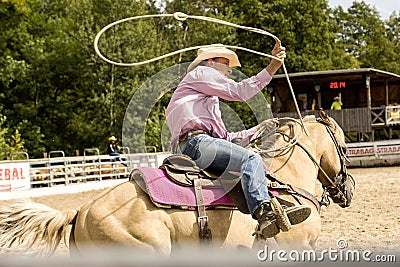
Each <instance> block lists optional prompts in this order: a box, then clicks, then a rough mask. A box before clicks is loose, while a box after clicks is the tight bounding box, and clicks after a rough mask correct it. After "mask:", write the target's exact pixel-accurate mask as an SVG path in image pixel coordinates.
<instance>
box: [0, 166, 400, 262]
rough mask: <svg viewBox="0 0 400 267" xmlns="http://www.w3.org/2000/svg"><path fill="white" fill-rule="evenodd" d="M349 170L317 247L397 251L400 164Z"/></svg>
mask: <svg viewBox="0 0 400 267" xmlns="http://www.w3.org/2000/svg"><path fill="white" fill-rule="evenodd" d="M349 172H350V173H351V174H352V175H353V176H354V178H355V180H356V191H355V195H354V199H353V203H352V206H351V207H349V208H346V209H342V208H340V207H338V206H337V205H335V204H331V206H330V207H323V209H322V212H321V216H322V233H321V236H320V239H319V242H318V249H328V248H333V249H335V248H337V242H338V241H339V240H340V242H344V241H345V242H347V248H348V249H351V250H371V251H373V252H384V253H393V254H394V253H399V252H400V244H399V240H400V227H399V223H400V213H399V211H400V194H399V192H400V167H385V168H357V169H350V170H349ZM102 191H103V190H93V191H88V192H84V193H76V194H61V195H52V196H43V197H34V198H32V199H33V200H34V201H36V202H40V203H43V204H46V205H48V206H51V207H53V208H55V209H59V210H62V209H71V208H76V207H78V206H79V205H80V204H83V203H86V202H88V201H89V200H91V199H93V198H94V197H95V196H96V195H97V194H99V193H101V192H102ZM0 204H1V201H0ZM343 240H344V241H343ZM56 254H57V255H68V249H67V247H66V246H65V245H61V246H60V247H59V249H58V250H57V253H56Z"/></svg>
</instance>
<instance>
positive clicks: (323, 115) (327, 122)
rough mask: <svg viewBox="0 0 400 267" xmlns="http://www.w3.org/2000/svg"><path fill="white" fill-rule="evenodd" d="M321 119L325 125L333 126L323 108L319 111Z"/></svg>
mask: <svg viewBox="0 0 400 267" xmlns="http://www.w3.org/2000/svg"><path fill="white" fill-rule="evenodd" d="M319 117H320V118H321V120H322V121H323V122H324V123H326V124H328V125H330V124H332V121H331V120H330V119H329V116H328V115H327V114H326V113H325V111H324V110H323V109H322V108H320V109H319Z"/></svg>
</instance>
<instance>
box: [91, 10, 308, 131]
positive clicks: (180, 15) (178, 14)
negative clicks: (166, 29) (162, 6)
mask: <svg viewBox="0 0 400 267" xmlns="http://www.w3.org/2000/svg"><path fill="white" fill-rule="evenodd" d="M162 17H173V18H174V19H176V20H178V21H185V20H187V19H197V20H204V21H208V22H213V23H219V24H222V25H226V26H231V27H235V28H239V29H243V30H246V31H250V32H254V33H258V34H262V35H266V36H269V37H272V38H273V39H274V40H275V41H276V42H279V43H281V41H280V40H279V38H278V37H276V36H275V35H273V34H272V33H270V32H267V31H264V30H262V29H257V28H253V27H247V26H243V25H238V24H235V23H231V22H227V21H224V20H220V19H216V18H210V17H205V16H194V15H187V14H185V13H182V12H175V13H173V14H154V15H142V16H135V17H129V18H125V19H121V20H117V21H115V22H112V23H110V24H108V25H107V26H105V27H104V28H103V29H101V30H100V31H99V32H98V33H97V35H96V37H95V39H94V50H95V51H96V54H97V55H98V56H99V57H100V58H101V59H103V60H104V61H106V62H108V63H110V64H113V65H116V66H122V67H133V66H140V65H144V64H148V63H151V62H154V61H157V60H160V59H163V58H166V57H170V56H173V55H177V54H180V53H183V52H187V51H191V50H197V49H200V48H205V47H213V46H215V45H199V46H192V47H188V48H184V49H180V50H176V51H174V52H171V53H167V54H165V55H162V56H159V57H155V58H152V59H148V60H144V61H140V62H133V63H123V62H115V61H113V60H110V59H108V58H106V57H105V56H104V55H103V54H101V52H100V50H99V47H98V43H99V39H100V37H101V35H102V34H103V33H104V32H105V31H107V30H108V29H109V28H111V27H113V26H115V25H117V24H120V23H124V22H127V21H131V20H137V19H146V18H162ZM224 46H225V47H226V48H231V49H238V50H243V51H246V52H250V53H253V54H256V55H260V56H264V57H269V58H273V59H276V60H279V61H281V62H282V67H283V71H284V73H285V76H286V80H287V82H288V85H289V88H290V91H291V93H292V97H293V100H294V104H295V107H296V112H297V115H298V116H299V119H300V122H301V126H302V129H303V130H304V131H305V133H306V134H307V135H309V132H308V130H307V128H306V127H305V125H304V123H303V119H302V117H301V113H300V110H299V106H298V104H297V101H296V96H295V94H294V91H293V87H292V84H291V82H290V79H289V75H288V72H287V69H286V66H285V62H284V60H282V59H280V58H277V57H275V56H273V55H270V54H266V53H262V52H259V51H255V50H251V49H248V48H245V47H240V46H232V45H224Z"/></svg>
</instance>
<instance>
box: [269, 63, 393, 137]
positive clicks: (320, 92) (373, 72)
mask: <svg viewBox="0 0 400 267" xmlns="http://www.w3.org/2000/svg"><path fill="white" fill-rule="evenodd" d="M289 79H290V83H291V84H292V87H293V89H294V93H295V96H296V99H297V103H298V105H299V109H300V111H301V112H302V114H303V115H306V114H313V113H315V111H313V108H314V109H315V110H318V109H319V108H323V109H324V110H326V111H327V113H328V114H329V115H330V116H331V117H333V118H335V119H336V121H337V122H338V123H339V124H340V126H341V127H342V128H343V130H344V131H345V132H347V133H350V132H356V133H358V136H359V138H360V139H364V137H365V138H366V139H367V140H369V141H374V138H375V135H376V131H378V130H379V131H383V132H384V133H385V135H386V137H387V138H388V139H390V138H392V134H393V129H396V128H398V127H400V116H399V113H400V75H397V74H394V73H390V72H386V71H382V70H377V69H372V68H363V69H348V70H328V71H312V72H300V73H291V74H289ZM267 90H268V92H269V93H270V94H271V100H272V111H273V113H274V116H276V117H286V116H289V117H298V116H297V114H296V113H295V112H296V109H295V105H294V101H293V98H292V94H291V92H290V89H289V84H288V81H287V78H286V76H285V75H276V76H274V78H273V80H272V82H271V84H270V85H269V87H268V89H267ZM336 96H338V97H339V98H340V99H341V102H342V103H343V105H342V109H341V110H330V109H331V104H332V102H333V101H334V98H335V97H336ZM313 103H314V104H313Z"/></svg>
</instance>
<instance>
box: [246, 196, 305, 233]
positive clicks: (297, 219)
mask: <svg viewBox="0 0 400 267" xmlns="http://www.w3.org/2000/svg"><path fill="white" fill-rule="evenodd" d="M285 212H286V214H287V216H288V218H289V221H290V223H291V224H292V225H295V224H299V223H301V222H303V221H304V220H306V219H307V218H308V217H309V216H310V214H311V208H310V207H308V206H305V205H299V206H293V207H288V208H285ZM253 216H254V217H256V218H257V220H258V231H259V232H260V233H261V234H262V235H263V236H264V237H265V238H271V237H274V236H275V235H277V234H279V232H280V228H279V226H278V224H277V223H276V217H275V214H274V213H273V211H272V207H271V204H270V203H263V204H261V206H260V207H258V208H257V209H256V211H255V212H254V215H253Z"/></svg>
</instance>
